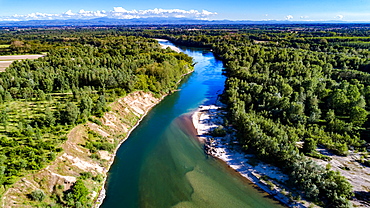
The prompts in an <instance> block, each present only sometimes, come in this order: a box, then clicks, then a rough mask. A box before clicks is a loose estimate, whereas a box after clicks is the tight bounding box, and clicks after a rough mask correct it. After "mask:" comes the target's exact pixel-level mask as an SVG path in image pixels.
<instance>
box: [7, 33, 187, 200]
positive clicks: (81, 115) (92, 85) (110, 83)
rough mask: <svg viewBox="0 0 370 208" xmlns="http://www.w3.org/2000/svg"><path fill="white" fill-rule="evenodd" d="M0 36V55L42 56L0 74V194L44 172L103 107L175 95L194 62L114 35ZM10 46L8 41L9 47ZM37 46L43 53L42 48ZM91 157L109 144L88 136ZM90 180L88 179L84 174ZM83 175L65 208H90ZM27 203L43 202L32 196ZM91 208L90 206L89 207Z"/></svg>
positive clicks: (153, 45) (40, 195) (36, 193)
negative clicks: (135, 96)
mask: <svg viewBox="0 0 370 208" xmlns="http://www.w3.org/2000/svg"><path fill="white" fill-rule="evenodd" d="M50 32H51V33H53V35H56V36H58V38H56V36H53V37H50V38H48V37H49V36H48V31H31V32H30V31H28V32H27V31H25V32H19V33H16V34H11V40H10V39H9V33H3V34H1V35H0V36H2V37H1V38H0V39H2V41H3V43H2V44H3V45H8V47H4V48H5V49H6V50H3V52H2V53H3V54H29V53H31V54H33V53H46V54H47V55H46V56H45V57H42V58H39V59H36V60H24V61H14V62H13V63H12V64H11V66H10V67H9V68H7V69H6V71H5V72H2V73H0V111H1V114H0V126H1V127H0V185H1V187H2V188H1V189H2V192H3V191H5V190H6V189H8V188H10V187H11V185H12V184H13V183H15V182H16V181H18V180H19V179H20V177H22V176H24V175H26V174H29V173H33V172H35V171H38V170H40V169H42V168H45V167H46V166H47V165H48V164H50V162H52V161H54V160H55V158H56V157H57V156H58V155H60V154H62V153H63V148H62V147H61V144H63V143H64V142H65V141H66V139H67V137H66V136H67V134H68V132H69V131H70V130H71V129H72V128H73V127H74V126H76V125H78V124H83V123H86V121H92V122H95V123H98V124H99V123H100V121H99V119H97V118H100V117H101V116H103V114H104V113H105V112H106V111H108V110H110V109H109V107H108V104H109V103H111V102H113V101H115V100H116V99H118V98H119V97H123V96H125V95H127V94H128V93H131V92H134V91H150V92H152V93H154V95H156V96H158V97H161V96H163V95H165V94H168V93H171V91H173V90H174V89H176V87H177V84H178V81H179V80H180V79H181V78H182V76H183V75H184V74H187V73H189V72H190V71H192V69H193V65H192V64H193V63H192V62H193V61H192V58H191V57H189V56H187V55H185V54H183V53H177V52H174V51H172V50H169V49H162V48H161V47H160V45H159V44H158V42H157V41H155V40H153V39H148V38H143V37H134V36H115V35H111V34H110V33H107V32H105V31H104V32H99V35H97V34H94V31H69V32H68V33H66V34H64V32H65V31H53V30H52V31H50ZM6 40H8V41H9V42H6ZM41 45H42V46H41ZM85 148H87V149H89V150H90V152H91V153H92V154H91V157H96V156H97V155H96V154H94V153H95V152H96V151H98V150H107V151H110V152H112V151H113V150H114V149H115V146H114V144H112V143H110V142H108V141H106V140H103V139H101V138H99V136H98V135H93V136H91V139H90V141H89V142H88V143H87V144H85ZM86 174H88V173H86ZM99 177H101V176H95V175H91V174H90V175H89V174H88V176H87V177H85V176H81V177H80V179H79V180H78V181H77V182H76V184H75V185H74V186H73V188H72V189H71V190H70V191H69V192H68V193H67V192H66V193H64V198H63V199H59V201H61V202H60V204H61V205H63V206H68V207H75V206H77V205H76V203H77V204H79V206H80V207H85V206H87V205H88V204H89V203H90V202H91V199H90V200H89V201H88V200H87V198H86V196H87V194H88V190H87V189H86V187H85V186H84V183H85V182H84V179H86V178H92V179H93V180H100V181H101V180H102V179H101V178H99ZM29 198H30V199H31V200H33V201H36V202H37V201H40V202H41V201H43V199H44V198H45V193H44V192H42V191H41V190H35V191H34V192H32V193H30V196H29ZM90 205H91V204H90Z"/></svg>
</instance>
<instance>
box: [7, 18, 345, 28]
mask: <svg viewBox="0 0 370 208" xmlns="http://www.w3.org/2000/svg"><path fill="white" fill-rule="evenodd" d="M315 23H348V22H344V21H325V22H307V21H288V20H282V21H277V20H268V21H267V20H266V21H251V20H242V21H233V20H197V19H186V18H137V19H112V18H106V17H103V18H96V19H69V20H29V21H3V22H0V27H32V26H101V25H104V26H118V25H175V24H176V25H177V24H185V25H186V24H188V25H193V24H315Z"/></svg>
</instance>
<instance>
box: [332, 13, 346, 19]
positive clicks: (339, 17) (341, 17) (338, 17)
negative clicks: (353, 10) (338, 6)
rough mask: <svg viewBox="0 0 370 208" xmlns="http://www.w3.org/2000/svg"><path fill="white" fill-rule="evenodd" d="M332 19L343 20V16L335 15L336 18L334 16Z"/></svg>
mask: <svg viewBox="0 0 370 208" xmlns="http://www.w3.org/2000/svg"><path fill="white" fill-rule="evenodd" d="M334 18H335V19H340V20H341V19H343V18H344V16H343V15H341V14H338V15H337V16H335V17H334Z"/></svg>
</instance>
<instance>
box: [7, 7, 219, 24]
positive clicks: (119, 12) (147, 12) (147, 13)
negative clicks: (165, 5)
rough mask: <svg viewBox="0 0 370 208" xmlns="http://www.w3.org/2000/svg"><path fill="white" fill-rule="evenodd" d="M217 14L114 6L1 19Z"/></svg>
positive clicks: (203, 16)
mask: <svg viewBox="0 0 370 208" xmlns="http://www.w3.org/2000/svg"><path fill="white" fill-rule="evenodd" d="M214 15H217V13H216V12H209V11H207V10H202V11H198V10H188V11H187V10H182V9H157V8H156V9H149V10H130V11H129V10H126V9H124V8H123V7H114V8H113V10H111V11H104V10H101V11H99V10H98V11H85V10H83V9H81V10H80V11H79V12H76V13H74V12H72V10H68V11H66V12H64V13H61V14H47V13H39V12H36V13H31V14H26V15H18V14H15V15H13V16H7V17H4V16H3V17H1V16H0V21H26V20H68V19H94V18H99V17H107V18H115V19H134V18H149V17H163V18H169V17H172V18H190V19H207V18H208V17H210V16H214Z"/></svg>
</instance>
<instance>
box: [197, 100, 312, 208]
mask: <svg viewBox="0 0 370 208" xmlns="http://www.w3.org/2000/svg"><path fill="white" fill-rule="evenodd" d="M224 113H225V112H224V111H223V110H222V109H221V106H216V105H209V106H200V107H199V109H198V110H197V111H195V112H194V114H193V116H192V121H193V125H194V127H195V129H196V130H197V134H198V137H199V139H200V141H202V142H204V143H205V146H206V149H207V150H206V151H207V152H208V153H209V154H211V155H212V156H214V157H216V158H219V159H220V160H222V161H224V162H226V164H228V165H229V166H230V167H231V168H232V169H234V170H236V171H237V172H239V173H240V174H241V175H242V176H243V177H245V178H247V179H248V180H250V181H251V182H252V183H254V184H256V185H257V186H259V187H260V188H261V189H263V190H264V191H265V192H267V193H269V194H270V195H272V196H273V197H274V198H275V199H277V200H278V201H280V202H282V203H284V204H285V205H287V206H289V207H293V206H294V207H307V206H309V204H308V203H307V202H306V201H299V202H296V201H292V200H291V199H290V198H289V197H288V194H289V192H288V191H285V190H284V191H283V188H284V187H283V186H282V185H281V184H279V182H284V181H285V180H287V179H288V178H287V176H286V175H284V174H283V173H281V172H280V171H279V169H278V168H276V167H274V166H271V165H269V164H265V163H263V162H260V161H258V160H256V159H255V157H254V156H253V155H248V154H245V153H243V152H242V151H241V150H240V147H239V145H238V143H237V141H236V140H235V138H234V136H233V135H230V134H229V135H226V136H225V137H212V136H210V135H208V132H210V131H211V130H212V129H214V128H216V127H217V126H219V125H221V124H222V123H223V117H222V115H223V114H224ZM267 178H269V179H267ZM264 179H265V180H264ZM284 192H285V193H284ZM283 193H284V194H283Z"/></svg>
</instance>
